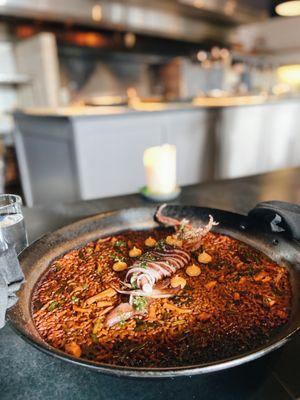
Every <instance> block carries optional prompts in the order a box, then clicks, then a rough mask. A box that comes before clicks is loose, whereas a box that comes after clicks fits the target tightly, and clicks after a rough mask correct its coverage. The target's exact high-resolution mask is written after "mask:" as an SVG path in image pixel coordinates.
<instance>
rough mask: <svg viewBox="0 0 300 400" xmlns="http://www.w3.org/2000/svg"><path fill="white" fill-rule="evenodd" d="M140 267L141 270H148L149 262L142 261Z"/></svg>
mask: <svg viewBox="0 0 300 400" xmlns="http://www.w3.org/2000/svg"><path fill="white" fill-rule="evenodd" d="M139 266H140V267H141V268H147V266H148V264H147V261H142V262H141V263H140V265H139Z"/></svg>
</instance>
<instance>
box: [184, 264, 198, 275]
mask: <svg viewBox="0 0 300 400" xmlns="http://www.w3.org/2000/svg"><path fill="white" fill-rule="evenodd" d="M185 272H186V273H187V275H188V276H199V275H200V274H201V269H200V267H198V265H195V264H192V265H189V266H188V267H187V269H186V270H185Z"/></svg>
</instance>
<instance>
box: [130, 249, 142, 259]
mask: <svg viewBox="0 0 300 400" xmlns="http://www.w3.org/2000/svg"><path fill="white" fill-rule="evenodd" d="M141 255H142V250H141V249H138V248H137V247H135V246H133V248H132V249H131V250H130V251H129V257H139V256H141Z"/></svg>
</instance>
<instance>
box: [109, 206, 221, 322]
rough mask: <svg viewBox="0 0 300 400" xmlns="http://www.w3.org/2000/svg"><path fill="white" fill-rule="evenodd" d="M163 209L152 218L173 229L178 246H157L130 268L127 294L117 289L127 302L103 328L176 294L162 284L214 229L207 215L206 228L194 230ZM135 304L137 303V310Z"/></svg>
mask: <svg viewBox="0 0 300 400" xmlns="http://www.w3.org/2000/svg"><path fill="white" fill-rule="evenodd" d="M165 206H166V205H165V204H164V205H162V206H161V207H159V209H158V210H157V212H156V215H155V216H156V219H157V221H158V222H160V223H161V224H163V225H165V226H172V227H174V229H175V233H174V235H173V238H174V239H175V241H176V242H175V243H177V244H176V245H174V246H173V245H167V244H163V245H161V246H156V247H155V248H154V249H152V250H150V251H148V252H147V253H144V254H143V256H142V257H140V258H139V259H138V260H137V261H136V262H135V263H134V264H133V265H132V266H131V267H130V268H129V270H128V272H127V274H126V276H125V281H124V286H125V287H126V290H125V289H124V290H120V289H116V290H117V291H118V292H119V293H121V294H127V295H129V296H130V298H129V302H128V303H121V304H119V305H118V306H117V307H116V308H115V309H113V310H112V311H111V312H110V314H108V316H107V319H106V325H107V326H109V327H111V326H113V325H115V324H116V323H119V322H121V321H125V320H127V319H129V318H132V317H133V316H134V315H137V314H141V313H142V314H145V313H147V307H148V304H149V302H150V301H151V299H155V298H168V297H172V296H174V295H175V294H176V293H178V291H179V290H180V287H179V288H165V287H164V286H165V285H164V284H163V283H164V282H165V281H166V280H168V278H169V277H171V276H172V275H174V274H175V273H176V272H177V271H178V270H179V269H181V268H183V267H185V266H186V265H187V264H188V263H189V261H190V259H191V255H190V252H192V251H196V250H198V249H199V247H200V246H201V243H202V238H203V237H204V236H205V235H206V234H207V233H208V232H209V231H210V230H211V228H212V227H213V226H214V225H217V223H216V222H215V221H214V220H213V218H212V216H211V215H210V216H209V222H208V224H207V225H205V226H202V227H198V228H194V227H193V226H192V225H190V224H189V221H187V220H182V221H179V220H177V219H175V218H171V217H167V216H164V215H162V210H163V209H164V208H165ZM140 299H144V300H140ZM137 301H138V302H139V303H138V306H137V304H136V303H137ZM140 303H143V307H141V306H140Z"/></svg>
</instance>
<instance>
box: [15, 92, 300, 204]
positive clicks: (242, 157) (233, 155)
mask: <svg viewBox="0 0 300 400" xmlns="http://www.w3.org/2000/svg"><path fill="white" fill-rule="evenodd" d="M133 106H134V108H129V107H86V108H85V107H74V108H72V107H70V108H65V109H64V108H62V109H57V110H50V109H45V110H43V109H40V110H31V111H30V110H27V111H26V112H25V113H16V114H15V122H16V130H15V144H16V151H17V156H18V163H19V169H20V173H21V179H22V186H23V191H24V195H25V199H26V203H27V204H28V205H30V206H33V205H41V204H44V205H45V204H47V203H48V204H51V203H53V202H70V201H75V200H90V199H95V198H104V197H110V196H118V195H123V194H129V193H135V192H136V191H137V190H138V189H139V188H140V187H142V186H144V184H145V174H144V168H143V162H142V160H143V153H144V151H145V149H147V148H149V147H151V146H158V145H162V144H164V143H170V144H172V145H175V146H176V148H177V167H178V168H177V172H178V173H177V176H178V184H179V185H181V186H183V185H192V184H197V183H200V182H204V181H211V180H214V179H220V178H235V177H238V176H246V175H252V174H258V173H263V172H267V171H272V170H274V169H279V168H288V167H295V166H300V136H299V128H300V101H299V99H298V98H293V99H292V98H289V99H288V98H281V99H280V98H271V97H264V96H248V97H247V96H243V97H232V98H214V99H213V98H210V99H208V98H207V99H200V98H198V99H197V100H194V104H192V103H183V104H175V103H170V104H164V103H139V102H135V103H134V104H133ZM132 171H134V174H133V173H132Z"/></svg>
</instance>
